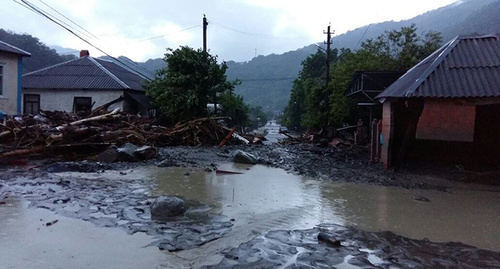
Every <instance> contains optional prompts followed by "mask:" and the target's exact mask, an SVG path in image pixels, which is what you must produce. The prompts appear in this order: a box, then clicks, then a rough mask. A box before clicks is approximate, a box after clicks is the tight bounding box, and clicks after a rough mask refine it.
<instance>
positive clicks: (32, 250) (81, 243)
mask: <svg viewBox="0 0 500 269" xmlns="http://www.w3.org/2000/svg"><path fill="white" fill-rule="evenodd" d="M26 206H27V205H26V203H25V202H22V201H17V200H11V201H8V204H7V205H0V227H1V228H0V268H2V269H7V268H17V269H21V268H22V269H24V268H47V269H49V268H50V269H56V268H61V269H63V268H74V269H78V268H81V269H100V268H110V269H111V268H113V269H115V268H116V269H121V268H142V267H143V266H144V265H147V266H148V268H155V267H158V266H159V265H161V263H162V261H163V260H165V256H164V255H163V253H161V252H159V251H158V250H157V249H156V248H144V246H145V245H147V244H149V243H150V242H151V237H150V236H147V235H145V234H143V233H137V234H134V235H128V234H127V233H126V232H125V231H123V230H120V229H111V228H98V227H96V226H95V225H94V224H93V223H90V222H86V221H83V220H79V219H74V218H67V217H63V216H60V215H56V214H54V213H52V212H50V211H48V210H46V209H27V208H26ZM55 220H57V222H56V223H53V224H51V225H47V223H51V222H54V221H55Z"/></svg>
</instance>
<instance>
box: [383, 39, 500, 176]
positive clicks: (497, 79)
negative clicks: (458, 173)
mask: <svg viewBox="0 0 500 269" xmlns="http://www.w3.org/2000/svg"><path fill="white" fill-rule="evenodd" d="M499 68H500V34H491V35H483V36H469V37H465V36H459V37H456V38H455V39H453V40H451V41H449V42H448V43H447V44H445V45H444V46H442V47H441V48H439V49H438V50H436V51H435V52H434V53H432V54H431V55H430V56H428V57H427V58H426V59H424V60H422V61H421V62H420V63H418V64H417V65H415V66H414V67H413V68H411V69H410V70H408V72H406V73H405V74H404V75H403V76H401V77H400V78H399V79H398V80H397V81H396V82H394V83H393V84H392V85H391V86H390V87H388V88H387V89H386V90H385V91H384V92H382V93H381V94H379V95H378V96H377V97H376V98H377V99H378V100H379V101H380V102H382V104H383V115H382V137H383V138H382V140H383V141H382V143H383V145H382V156H381V159H382V162H384V164H385V166H386V167H391V166H397V165H398V164H399V163H400V162H401V161H402V160H404V159H405V158H408V157H411V158H414V159H425V160H436V161H448V162H454V163H457V162H458V163H467V162H473V161H476V162H482V163H484V162H488V163H496V164H497V163H500V72H499V71H500V69H499Z"/></svg>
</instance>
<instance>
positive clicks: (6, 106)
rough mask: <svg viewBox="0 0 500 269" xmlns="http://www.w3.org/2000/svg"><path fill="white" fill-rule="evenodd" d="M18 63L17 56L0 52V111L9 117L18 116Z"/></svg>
mask: <svg viewBox="0 0 500 269" xmlns="http://www.w3.org/2000/svg"><path fill="white" fill-rule="evenodd" d="M18 61H19V57H18V56H17V55H15V54H11V53H2V52H0V65H2V66H3V80H2V81H3V93H2V94H1V95H0V110H1V111H3V112H4V113H7V114H9V115H16V114H18V107H17V95H18V78H19V73H18Z"/></svg>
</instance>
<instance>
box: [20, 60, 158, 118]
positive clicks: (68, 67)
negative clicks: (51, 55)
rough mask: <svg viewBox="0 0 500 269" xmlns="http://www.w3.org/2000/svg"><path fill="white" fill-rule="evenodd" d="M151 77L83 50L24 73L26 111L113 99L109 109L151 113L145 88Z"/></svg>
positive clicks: (85, 106)
mask: <svg viewBox="0 0 500 269" xmlns="http://www.w3.org/2000/svg"><path fill="white" fill-rule="evenodd" d="M148 80H149V78H148V77H146V76H143V75H141V74H140V73H139V72H134V71H133V70H132V69H125V68H123V67H122V66H120V65H119V64H117V63H115V62H113V61H109V60H103V59H98V58H93V57H91V56H90V55H89V52H88V51H86V50H83V51H81V52H80V57H79V58H77V59H74V60H70V61H67V62H63V63H60V64H56V65H53V66H49V67H47V68H43V69H41V70H38V71H35V72H31V73H27V74H25V75H24V76H23V77H22V91H23V98H22V99H23V113H25V114H37V113H38V112H39V110H58V111H67V112H79V111H88V110H92V109H95V108H97V107H100V106H102V105H105V104H109V103H111V105H110V106H109V107H108V109H109V110H113V109H116V108H119V109H120V110H121V111H124V112H129V113H134V114H135V113H141V114H142V115H148V111H149V110H150V109H151V105H150V102H149V100H148V98H147V97H146V95H145V89H144V88H143V84H144V83H145V82H146V81H148Z"/></svg>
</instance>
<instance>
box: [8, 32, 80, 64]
mask: <svg viewBox="0 0 500 269" xmlns="http://www.w3.org/2000/svg"><path fill="white" fill-rule="evenodd" d="M0 40H2V41H3V42H7V43H9V44H11V45H12V46H15V47H18V48H20V49H22V50H25V51H27V52H29V53H31V56H32V57H27V58H24V59H23V72H24V73H27V72H32V71H36V70H39V69H42V68H45V67H47V66H51V65H54V64H58V63H62V62H65V61H69V60H72V59H75V58H76V57H75V56H74V55H59V54H57V52H56V51H55V50H53V49H51V48H49V47H48V46H46V45H45V44H43V43H42V42H41V41H40V40H38V38H36V37H33V36H31V35H28V34H22V35H19V34H15V33H13V32H11V31H6V30H4V29H0Z"/></svg>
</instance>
